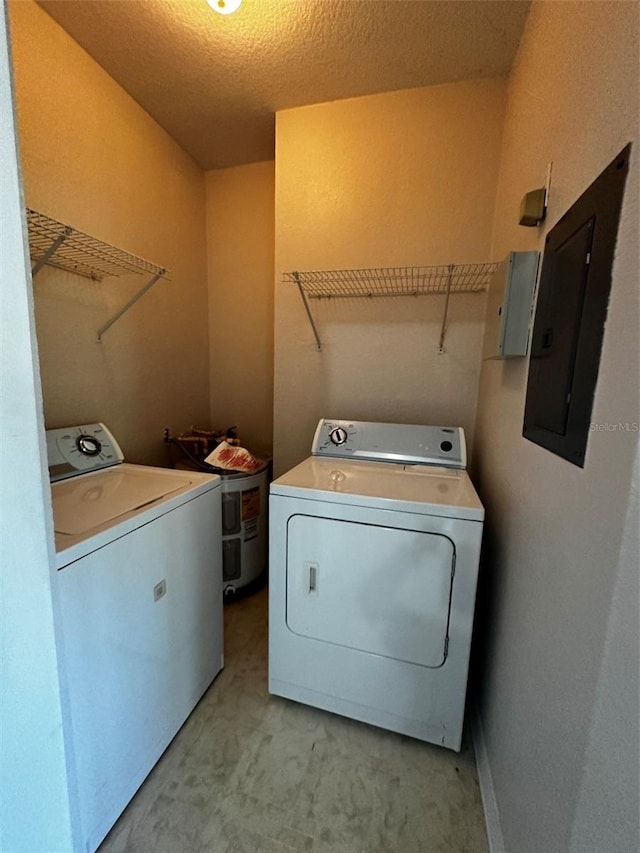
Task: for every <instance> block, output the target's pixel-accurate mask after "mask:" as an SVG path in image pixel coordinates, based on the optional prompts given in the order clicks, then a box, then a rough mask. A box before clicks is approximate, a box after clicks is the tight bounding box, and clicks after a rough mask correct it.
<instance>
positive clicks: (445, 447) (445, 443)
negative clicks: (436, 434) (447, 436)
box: [440, 441, 453, 453]
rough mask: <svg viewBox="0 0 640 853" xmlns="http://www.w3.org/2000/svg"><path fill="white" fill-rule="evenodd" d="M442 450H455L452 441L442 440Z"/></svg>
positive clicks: (446, 451)
mask: <svg viewBox="0 0 640 853" xmlns="http://www.w3.org/2000/svg"><path fill="white" fill-rule="evenodd" d="M440 450H442V451H443V452H444V453H448V452H449V451H450V450H453V444H451V442H450V441H441V442H440Z"/></svg>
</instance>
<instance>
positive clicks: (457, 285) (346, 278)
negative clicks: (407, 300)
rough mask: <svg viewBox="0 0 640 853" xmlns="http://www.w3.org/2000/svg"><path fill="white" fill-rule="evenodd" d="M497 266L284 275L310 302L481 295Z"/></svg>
mask: <svg viewBox="0 0 640 853" xmlns="http://www.w3.org/2000/svg"><path fill="white" fill-rule="evenodd" d="M497 266H498V265H497V264H496V263H485V264H447V265H439V266H424V267H380V268H377V269H350V270H349V269H348V270H312V271H310V272H287V273H284V276H283V280H284V281H286V282H292V283H294V284H297V285H298V286H299V287H300V288H301V289H302V290H303V291H304V293H305V294H306V296H308V297H309V299H336V298H338V299H339V298H342V299H346V298H354V297H356V298H357V297H361V298H362V297H367V298H372V297H375V296H430V295H433V294H447V293H481V292H483V291H485V290H486V289H487V285H488V284H489V281H490V279H491V276H492V274H493V273H494V272H495V270H496V268H497Z"/></svg>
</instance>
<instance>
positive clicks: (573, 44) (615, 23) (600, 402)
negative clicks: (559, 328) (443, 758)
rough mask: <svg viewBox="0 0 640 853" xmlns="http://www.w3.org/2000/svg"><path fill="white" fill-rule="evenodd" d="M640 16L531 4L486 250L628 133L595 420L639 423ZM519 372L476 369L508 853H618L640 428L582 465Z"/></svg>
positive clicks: (489, 626) (495, 760)
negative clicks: (545, 192) (551, 447)
mask: <svg viewBox="0 0 640 853" xmlns="http://www.w3.org/2000/svg"><path fill="white" fill-rule="evenodd" d="M638 13H639V7H638V5H637V4H635V3H616V2H614V3H583V2H578V3H573V2H566V3H542V2H540V3H538V2H536V3H534V5H533V7H532V11H531V13H530V17H529V20H528V24H527V27H526V30H525V34H524V38H523V42H522V44H521V48H520V53H519V56H518V61H517V64H516V67H515V69H514V71H513V73H512V76H511V79H510V82H509V91H508V101H507V111H506V121H505V132H504V144H503V151H502V161H501V168H500V180H499V190H498V197H497V203H496V221H495V239H494V254H495V256H500V255H502V254H504V253H505V252H506V251H507V250H509V249H511V248H513V247H514V246H515V245H516V244H517V245H518V246H519V247H520V246H522V247H535V246H538V247H540V248H542V244H543V238H544V233H545V232H546V231H547V230H548V229H549V228H551V227H552V226H553V224H554V223H555V222H556V221H557V220H558V219H559V217H560V216H561V215H562V214H563V213H564V212H565V211H566V210H567V208H568V207H569V206H570V205H571V204H572V203H573V201H574V200H575V199H576V198H577V197H578V196H579V195H580V194H581V193H582V192H583V191H584V190H585V189H586V188H587V186H588V185H589V184H590V183H591V182H592V181H593V180H594V179H595V178H596V177H597V175H598V174H599V173H600V172H601V171H602V169H603V168H604V167H605V166H607V165H608V164H609V163H610V161H611V160H612V159H613V158H614V157H615V155H616V154H617V153H618V152H619V151H620V150H621V149H622V148H623V147H624V145H625V144H626V143H627V142H629V140H633V141H634V148H633V151H632V158H631V160H632V162H631V169H630V173H629V176H628V179H627V189H626V198H625V202H624V208H623V213H622V221H621V225H620V231H619V236H618V245H617V250H616V259H615V265H614V271H613V284H612V293H611V302H610V307H609V315H608V318H607V324H606V329H605V337H604V344H603V351H602V359H601V364H600V373H599V377H598V384H597V388H596V396H595V403H594V408H593V415H592V421H593V422H594V423H601V424H606V423H610V424H617V423H618V422H623V423H624V422H628V423H633V422H636V423H637V422H638V421H640V416H639V409H638V364H639V352H638V332H639V328H640V327H639V322H638V319H639V297H640V293H639V290H638V228H639V225H638V149H637V146H638V100H639V92H638ZM548 161H553V183H552V190H551V197H550V208H549V215H548V222H547V224H545V227H544V228H542V229H540V233H537V232H536V230H535V229H523V228H520V227H519V226H518V225H517V212H518V205H519V200H520V198H521V196H522V195H523V194H524V193H525V192H526V191H527V190H530V189H532V188H534V187H537V186H540V185H541V184H542V183H543V182H544V178H545V175H546V170H547V163H548ZM526 380H527V363H526V361H525V360H517V361H513V362H504V363H501V362H498V361H493V362H491V361H488V362H485V363H484V365H483V369H482V377H481V386H480V397H479V407H478V421H477V441H476V453H475V459H476V463H477V464H476V471H475V474H476V477H477V481H478V485H479V488H480V492H481V496H482V498H483V500H484V501H485V503H486V508H487V537H486V540H487V541H486V544H487V564H486V566H485V569H484V572H483V574H482V577H481V584H482V589H483V593H482V596H481V606H480V620H481V627H482V630H481V631H480V632H479V634H480V637H482V634H485V635H486V649H485V655H486V666H485V668H484V670H483V671H482V672H481V673H480V679H479V685H480V707H481V716H482V722H483V726H484V732H485V737H486V744H487V750H488V755H489V759H490V765H491V772H492V776H493V781H494V786H495V793H496V798H497V804H498V808H499V813H500V819H501V824H502V832H503V835H504V841H505V847H506V850H507V853H539V852H540V851H542V850H544V851H547V853H561V851H562V853H564V851H571V853H578V851H579V853H602V851H603V850H608V851H617V853H623V851H624V852H625V853H626V851H629V850H636V849H638V841H639V839H638V658H637V655H638V518H637V515H635V516H628V514H627V507H628V503H629V498H630V490H631V484H632V471H633V464H634V455H635V453H636V448H637V440H638V435H637V433H634V432H612V431H603V432H592V433H591V434H590V437H589V444H588V448H587V455H586V462H585V467H584V469H580V468H577V467H575V466H573V465H571V464H569V463H568V462H566V461H564V460H562V459H560V458H559V457H557V456H555V455H553V454H551V453H549V452H548V451H546V450H543V449H542V448H540V447H538V446H537V445H535V444H532V443H531V442H529V441H526V440H525V439H523V438H522V419H523V411H524V398H525V390H526ZM636 471H637V468H636ZM636 477H637V473H636ZM637 487H638V484H637V480H636V483H635V489H636V493H637ZM636 501H637V494H636ZM625 520H626V526H625Z"/></svg>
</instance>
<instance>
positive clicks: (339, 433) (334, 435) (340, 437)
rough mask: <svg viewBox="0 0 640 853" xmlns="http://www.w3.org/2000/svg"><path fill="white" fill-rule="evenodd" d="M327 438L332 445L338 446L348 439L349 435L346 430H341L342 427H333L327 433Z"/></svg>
mask: <svg viewBox="0 0 640 853" xmlns="http://www.w3.org/2000/svg"><path fill="white" fill-rule="evenodd" d="M329 438H330V439H331V441H332V442H333V444H335V445H337V446H340V445H341V444H344V443H345V441H346V440H347V439H348V438H349V434H348V433H347V431H346V429H342V427H334V428H333V429H332V430H331V432H330V433H329Z"/></svg>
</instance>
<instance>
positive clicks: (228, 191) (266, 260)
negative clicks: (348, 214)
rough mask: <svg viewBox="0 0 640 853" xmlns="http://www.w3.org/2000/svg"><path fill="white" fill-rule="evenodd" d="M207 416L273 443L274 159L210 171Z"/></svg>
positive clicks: (265, 448)
mask: <svg viewBox="0 0 640 853" xmlns="http://www.w3.org/2000/svg"><path fill="white" fill-rule="evenodd" d="M206 186H207V236H208V242H209V294H210V305H209V309H210V310H209V324H210V341H211V345H210V353H211V356H210V357H211V417H212V420H213V424H214V426H217V427H223V428H224V427H228V426H231V425H234V424H235V425H237V427H238V430H239V436H240V439H241V441H242V443H243V445H244V446H246V447H248V448H249V449H250V450H251V451H252V452H253V453H255V454H257V455H260V456H264V457H268V456H271V454H272V449H273V227H274V222H273V216H274V211H273V205H274V163H273V161H270V162H265V163H252V164H251V165H249V166H238V167H236V168H232V169H216V170H214V171H211V172H207V176H206Z"/></svg>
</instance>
